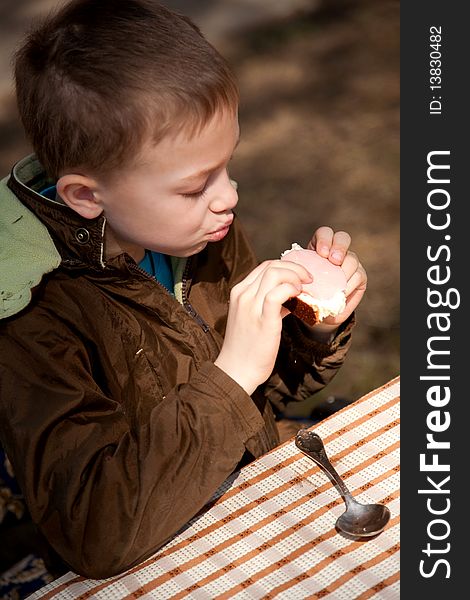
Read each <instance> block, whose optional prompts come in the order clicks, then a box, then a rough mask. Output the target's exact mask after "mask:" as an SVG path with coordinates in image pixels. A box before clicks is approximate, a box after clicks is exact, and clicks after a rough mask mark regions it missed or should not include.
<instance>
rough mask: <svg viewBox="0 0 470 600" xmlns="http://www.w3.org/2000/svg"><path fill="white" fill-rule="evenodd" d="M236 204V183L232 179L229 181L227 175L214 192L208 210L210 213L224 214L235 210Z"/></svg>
mask: <svg viewBox="0 0 470 600" xmlns="http://www.w3.org/2000/svg"><path fill="white" fill-rule="evenodd" d="M237 202H238V193H237V183H236V181H234V180H233V179H230V177H229V176H228V173H227V174H226V175H225V176H224V178H223V181H221V183H220V186H219V188H218V189H217V190H216V194H215V197H214V199H213V200H212V202H211V204H210V209H211V210H212V212H224V211H227V210H231V209H232V208H235V206H236V205H237Z"/></svg>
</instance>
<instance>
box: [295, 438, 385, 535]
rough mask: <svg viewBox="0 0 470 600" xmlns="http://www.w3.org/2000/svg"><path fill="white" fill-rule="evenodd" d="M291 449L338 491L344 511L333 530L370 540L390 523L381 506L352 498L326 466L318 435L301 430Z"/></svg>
mask: <svg viewBox="0 0 470 600" xmlns="http://www.w3.org/2000/svg"><path fill="white" fill-rule="evenodd" d="M295 445H296V446H297V448H298V449H299V450H300V451H301V452H303V453H304V454H305V455H306V456H308V457H309V458H311V459H312V460H313V461H314V462H315V463H316V464H317V465H318V466H319V467H320V468H321V469H322V470H323V471H325V473H326V474H327V475H328V476H329V477H330V479H331V480H332V481H333V483H334V484H335V485H336V486H337V487H338V488H339V491H340V493H341V495H342V496H343V499H344V502H345V504H346V510H345V511H344V513H343V514H342V515H340V517H339V518H338V520H337V521H336V527H337V528H338V529H340V530H341V531H342V532H343V533H346V534H348V535H351V536H353V537H370V536H373V535H377V534H378V533H380V532H381V531H382V530H383V529H384V527H385V525H386V524H387V523H388V521H389V519H390V511H389V509H388V508H387V507H386V506H384V505H383V504H361V503H360V502H358V501H357V500H355V499H354V498H353V496H352V495H351V492H350V491H349V490H348V488H347V486H346V484H345V483H344V481H343V480H342V479H341V477H340V476H339V475H338V473H337V471H336V469H335V468H334V467H333V465H332V464H331V463H330V461H329V459H328V456H327V454H326V451H325V447H324V445H323V442H322V440H321V438H320V436H319V435H317V434H316V433H314V432H313V431H309V430H307V429H301V430H300V431H299V432H298V433H297V435H296V437H295Z"/></svg>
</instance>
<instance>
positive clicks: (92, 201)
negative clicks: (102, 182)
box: [56, 173, 103, 219]
mask: <svg viewBox="0 0 470 600" xmlns="http://www.w3.org/2000/svg"><path fill="white" fill-rule="evenodd" d="M56 185H57V193H58V194H59V196H60V197H61V198H62V200H63V201H64V202H65V204H67V206H68V207H69V208H71V209H72V210H74V211H75V212H76V213H78V214H79V215H81V216H82V217H84V218H85V219H95V218H96V217H98V216H99V215H100V214H101V213H102V212H103V207H102V206H101V204H100V202H99V200H98V199H97V198H96V194H95V190H96V188H97V184H96V181H95V180H94V179H92V178H91V177H87V176H85V175H76V174H73V173H68V174H67V175H62V177H59V179H58V181H57V184H56Z"/></svg>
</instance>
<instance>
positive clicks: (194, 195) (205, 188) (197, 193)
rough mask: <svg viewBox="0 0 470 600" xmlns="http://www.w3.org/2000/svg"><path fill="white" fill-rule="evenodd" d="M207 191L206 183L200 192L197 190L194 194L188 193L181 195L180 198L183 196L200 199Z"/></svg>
mask: <svg viewBox="0 0 470 600" xmlns="http://www.w3.org/2000/svg"><path fill="white" fill-rule="evenodd" d="M206 190H207V183H205V184H204V187H203V188H202V189H200V190H197V191H196V192H189V193H186V194H181V195H182V196H184V197H185V198H194V199H195V198H201V197H202V196H204V194H205V193H206Z"/></svg>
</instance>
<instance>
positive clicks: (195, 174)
mask: <svg viewBox="0 0 470 600" xmlns="http://www.w3.org/2000/svg"><path fill="white" fill-rule="evenodd" d="M239 143H240V134H239V135H238V137H237V141H236V143H235V146H234V147H233V151H234V152H235V149H236V148H237V146H238V144H239ZM218 166H219V165H215V166H214V167H209V168H208V169H204V170H203V171H199V173H194V174H193V175H188V177H184V178H183V179H182V180H181V181H182V182H184V183H187V182H191V181H192V180H193V179H199V178H201V177H204V176H205V175H208V174H209V173H212V171H215V170H216V169H217V168H218Z"/></svg>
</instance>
